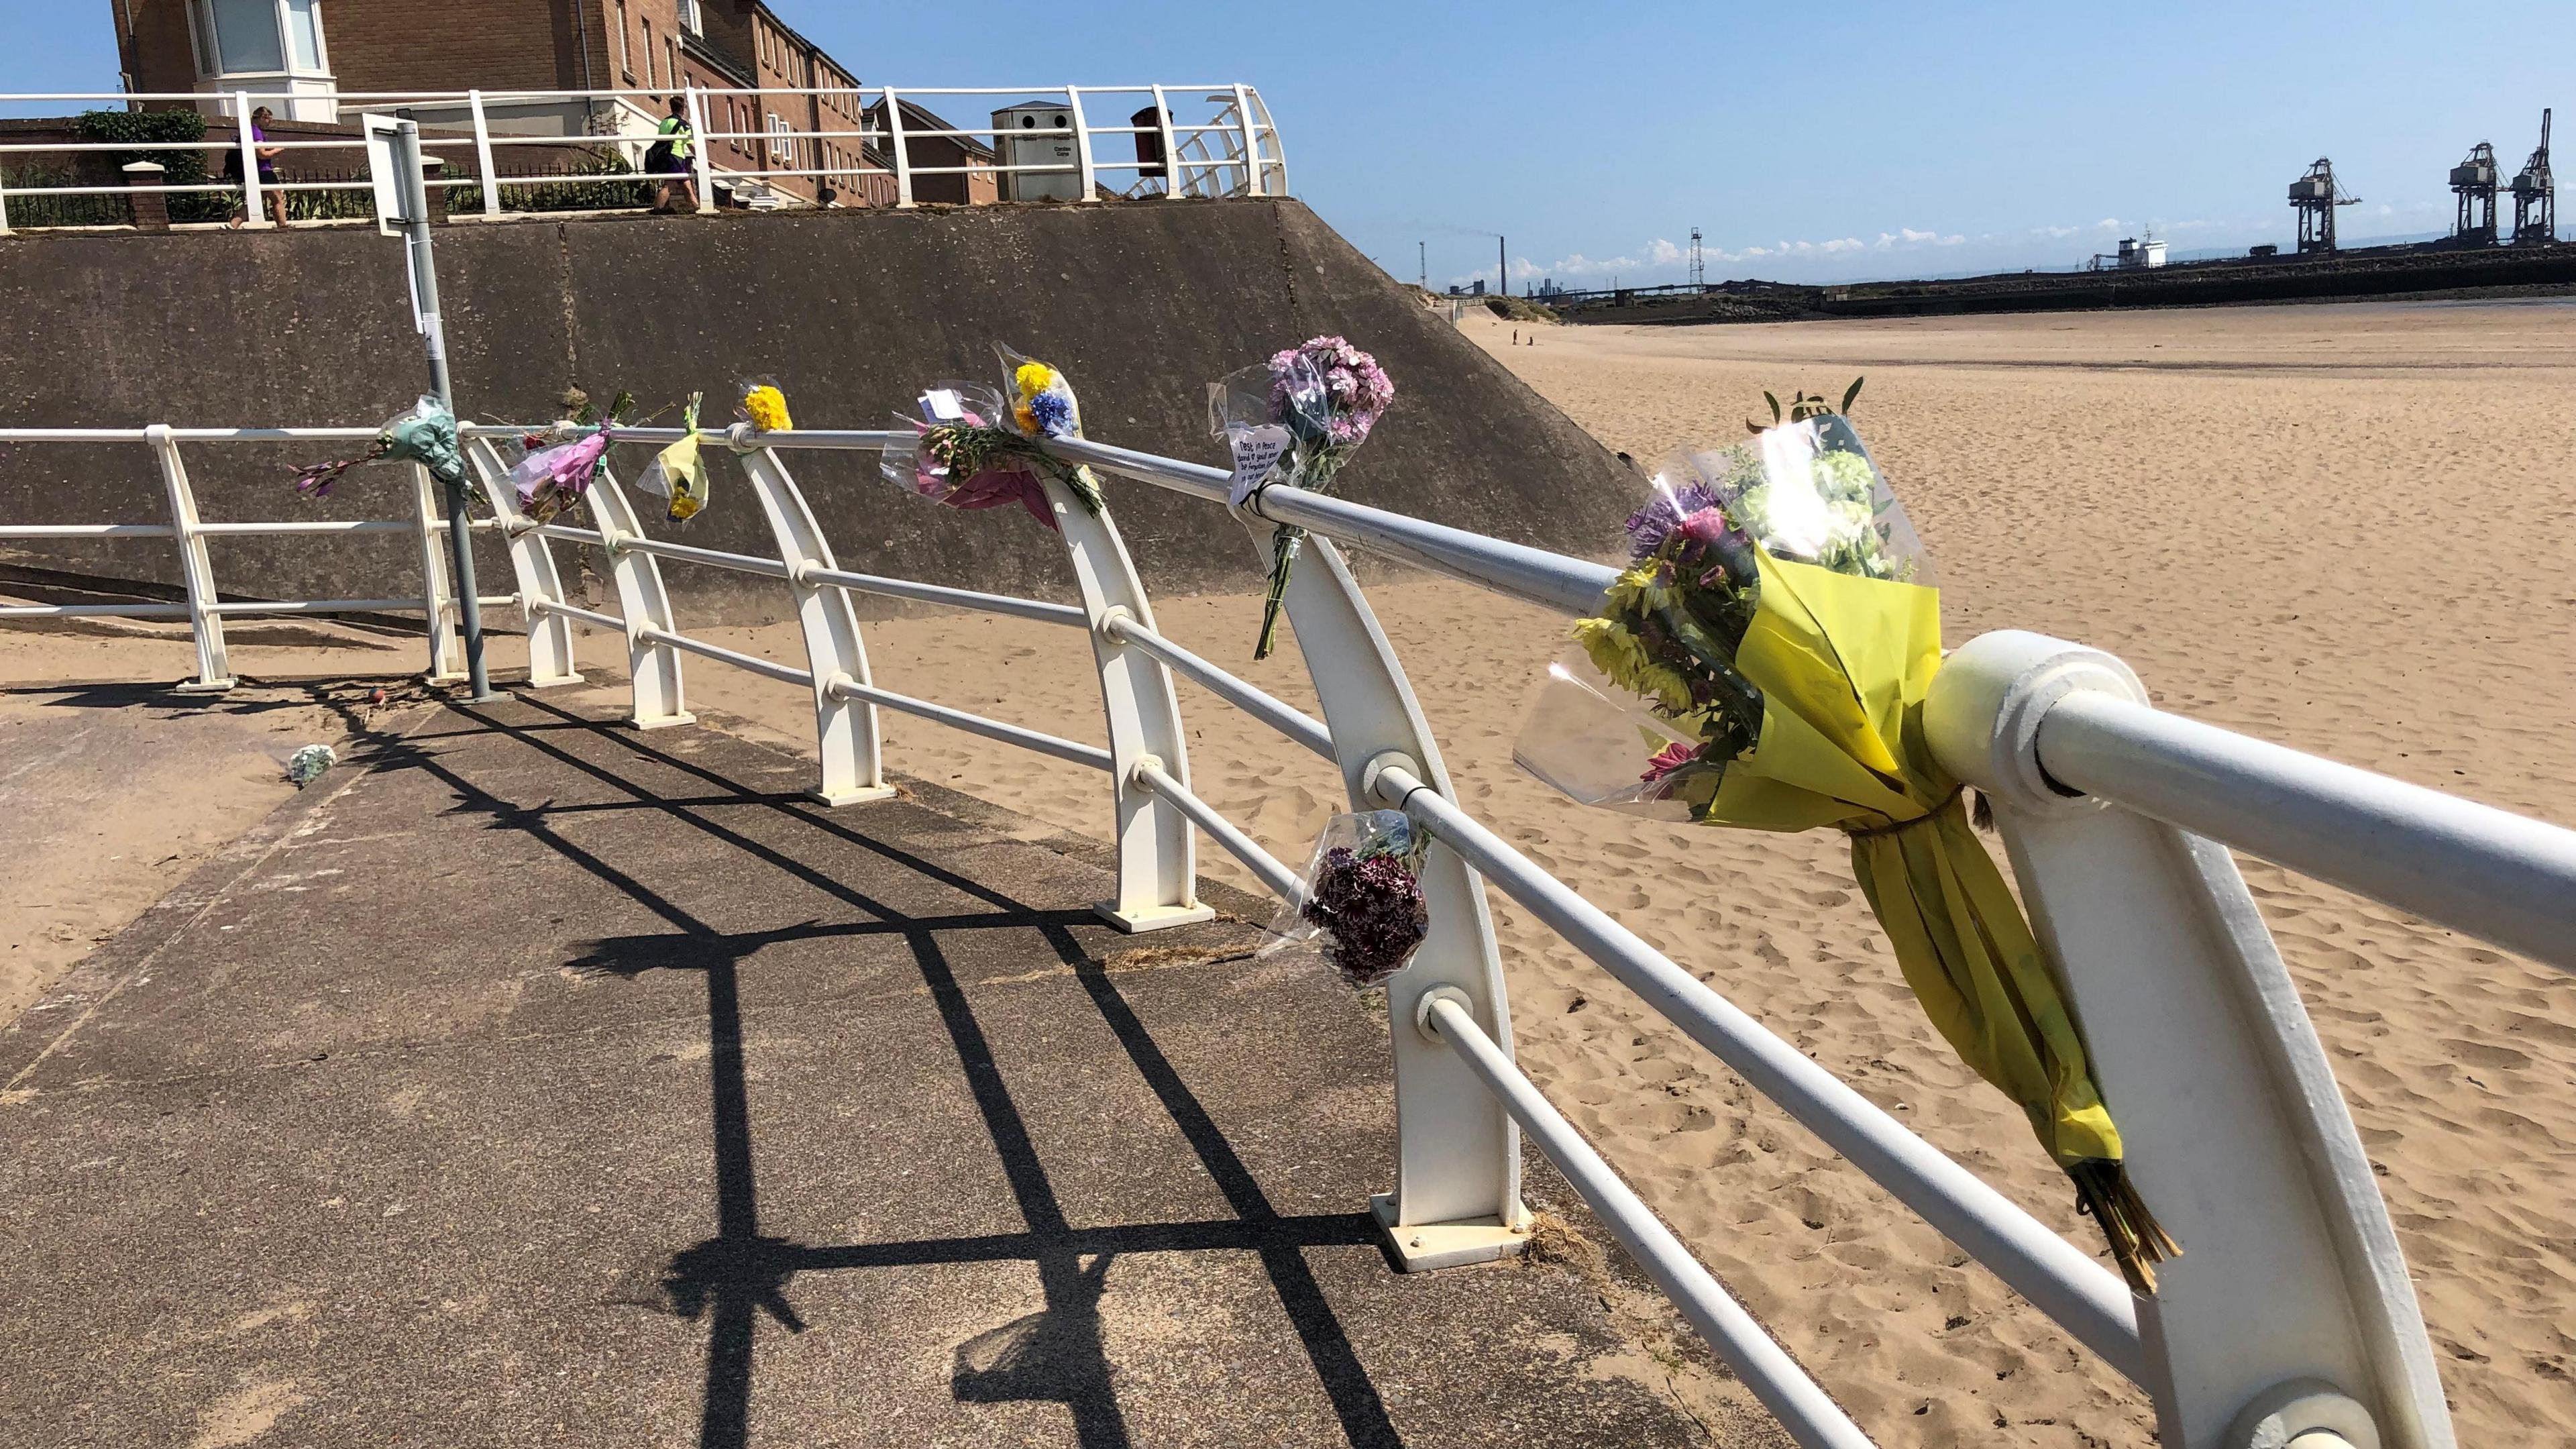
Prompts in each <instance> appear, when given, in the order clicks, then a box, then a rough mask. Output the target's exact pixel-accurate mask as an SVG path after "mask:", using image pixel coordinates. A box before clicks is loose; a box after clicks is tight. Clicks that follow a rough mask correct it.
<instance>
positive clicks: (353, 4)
mask: <svg viewBox="0 0 2576 1449" xmlns="http://www.w3.org/2000/svg"><path fill="white" fill-rule="evenodd" d="M109 3H110V7H111V9H110V13H111V14H115V13H116V11H115V8H114V7H115V6H116V5H117V3H118V0H109ZM125 3H130V4H131V6H132V8H133V14H134V38H133V44H132V48H131V54H132V60H133V63H134V64H135V65H136V66H137V75H136V80H137V84H138V86H139V88H140V89H143V90H147V91H185V90H192V89H194V88H195V86H196V83H197V62H196V56H195V54H194V52H193V51H192V50H191V49H190V46H189V40H188V36H189V29H188V0H125ZM579 3H580V6H581V8H582V10H583V11H584V13H585V14H586V15H587V16H588V18H589V19H590V21H591V34H590V35H589V36H588V37H587V39H588V41H589V46H588V52H589V55H588V58H589V62H590V65H589V72H590V77H591V80H592V81H593V83H594V84H595V85H596V86H598V87H601V88H605V87H608V86H611V85H614V84H616V82H615V81H614V80H612V79H611V78H610V73H611V70H612V63H611V62H610V61H609V60H608V58H607V54H608V53H607V49H606V46H607V38H608V36H607V31H606V29H605V28H604V27H603V26H601V24H600V22H599V15H598V5H599V3H600V0H579ZM629 3H630V4H632V3H634V0H629ZM574 4H575V0H435V3H415V4H394V3H391V0H342V3H337V4H329V5H325V6H323V7H322V46H323V51H324V56H325V59H326V60H327V62H328V64H329V66H330V69H331V73H332V75H333V76H334V77H336V78H337V79H338V81H339V85H340V89H342V90H344V91H393V90H442V91H444V90H457V91H461V90H471V89H475V88H477V87H479V88H481V89H483V90H569V89H575V88H582V86H583V66H582V61H583V45H582V41H583V39H584V37H582V36H581V35H580V34H579V33H577V32H576V30H575V28H574V24H573V9H574ZM662 5H663V8H665V9H668V8H670V5H671V0H662ZM118 23H119V24H120V25H121V24H122V21H121V19H120V20H119V22H118Z"/></svg>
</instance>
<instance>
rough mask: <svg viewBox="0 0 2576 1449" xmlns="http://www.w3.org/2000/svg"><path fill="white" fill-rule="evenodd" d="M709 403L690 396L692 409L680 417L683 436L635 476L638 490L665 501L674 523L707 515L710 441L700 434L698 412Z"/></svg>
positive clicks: (658, 454) (689, 403)
mask: <svg viewBox="0 0 2576 1449" xmlns="http://www.w3.org/2000/svg"><path fill="white" fill-rule="evenodd" d="M705 401H706V395H705V394H703V393H694V392H693V393H691V394H689V401H688V405H687V406H686V407H685V408H684V409H682V410H681V413H680V430H681V432H682V434H683V436H682V437H681V439H680V440H679V441H678V442H676V443H673V444H671V445H670V446H669V447H667V448H664V449H663V450H662V451H660V452H658V453H656V454H654V455H653V461H652V462H650V463H647V464H645V465H644V471H643V472H641V473H639V474H637V475H636V476H635V487H636V489H637V490H638V491H639V492H643V493H649V494H651V495H653V496H654V497H656V498H659V499H661V500H663V503H664V505H665V508H664V511H665V513H666V515H667V516H668V517H669V519H670V521H671V522H673V523H686V522H688V521H689V520H690V519H692V518H695V517H697V516H698V515H699V514H700V513H703V512H705V511H706V506H707V463H706V456H705V452H704V444H705V442H706V438H705V435H703V434H701V433H700V432H699V431H698V410H699V408H700V407H701V406H703V405H704V403H705Z"/></svg>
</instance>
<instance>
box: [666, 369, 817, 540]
mask: <svg viewBox="0 0 2576 1449" xmlns="http://www.w3.org/2000/svg"><path fill="white" fill-rule="evenodd" d="M771 391H772V392H775V391H777V389H775V388H772V389H771ZM706 396H707V395H706V394H705V393H702V392H693V393H691V394H689V400H688V402H687V403H685V404H683V405H682V407H681V409H680V440H679V441H678V442H676V443H673V444H671V445H670V446H669V447H666V448H664V449H663V450H662V451H661V452H659V453H656V454H654V455H653V461H652V462H650V463H647V464H645V465H644V471H643V472H641V473H639V474H637V475H636V476H635V487H636V490H637V491H638V492H642V493H649V494H651V495H652V496H654V497H656V498H659V499H661V500H662V501H663V503H664V505H665V510H664V511H665V512H666V513H667V514H668V516H669V518H670V520H671V522H673V523H686V522H688V521H689V520H690V519H692V518H695V517H697V516H698V515H699V514H700V513H703V512H705V511H706V506H707V460H706V458H705V456H704V455H703V452H702V445H703V444H704V443H705V441H706V434H704V433H702V432H700V431H698V410H699V409H700V408H702V407H704V406H705V405H706ZM786 416H787V403H786V400H785V399H784V398H781V399H780V400H779V403H778V417H779V419H780V421H781V422H784V421H785V419H786Z"/></svg>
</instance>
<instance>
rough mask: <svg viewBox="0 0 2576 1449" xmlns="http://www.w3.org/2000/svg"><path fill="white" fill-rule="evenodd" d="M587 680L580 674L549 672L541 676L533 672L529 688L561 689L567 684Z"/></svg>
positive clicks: (529, 680) (585, 681)
mask: <svg viewBox="0 0 2576 1449" xmlns="http://www.w3.org/2000/svg"><path fill="white" fill-rule="evenodd" d="M587 682H588V681H587V680H584V679H583V678H582V677H581V676H580V675H578V674H549V675H546V676H544V677H543V678H539V677H538V676H536V675H533V674H532V675H529V676H528V688H530V689H561V688H563V687H564V686H565V685H567V684H584V683H587Z"/></svg>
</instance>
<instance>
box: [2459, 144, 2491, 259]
mask: <svg viewBox="0 0 2576 1449" xmlns="http://www.w3.org/2000/svg"><path fill="white" fill-rule="evenodd" d="M2498 174H2499V173H2498V172H2497V170H2496V158H2495V147H2493V146H2490V145H2488V144H2487V143H2486V142H2484V141H2480V142H2479V143H2478V144H2476V145H2475V146H2472V147H2470V148H2469V154H2468V158H2467V159H2466V160H2464V161H2462V162H2461V163H2460V164H2459V165H2457V166H2454V167H2452V168H2451V194H2452V195H2454V196H2457V197H2458V198H2459V199H2460V217H2459V222H2458V224H2456V225H2455V226H2453V227H2452V228H2451V238H2452V240H2454V241H2457V242H2459V243H2460V244H2461V245H2463V246H2493V245H2494V244H2495V239H2496V178H2497V176H2498Z"/></svg>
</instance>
